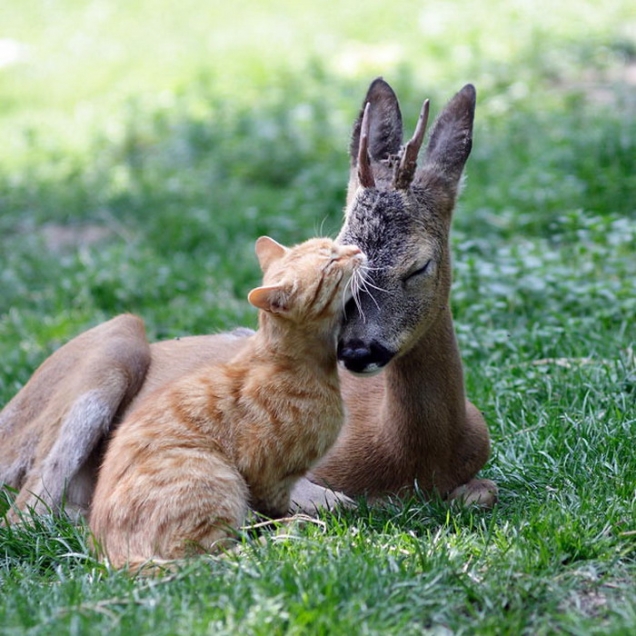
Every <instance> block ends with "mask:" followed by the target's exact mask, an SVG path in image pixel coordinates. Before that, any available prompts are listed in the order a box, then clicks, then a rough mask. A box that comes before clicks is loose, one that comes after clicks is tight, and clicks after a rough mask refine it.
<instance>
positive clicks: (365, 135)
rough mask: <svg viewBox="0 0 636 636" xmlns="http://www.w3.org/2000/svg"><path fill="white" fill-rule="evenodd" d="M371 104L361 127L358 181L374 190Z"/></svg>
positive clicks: (366, 109)
mask: <svg viewBox="0 0 636 636" xmlns="http://www.w3.org/2000/svg"><path fill="white" fill-rule="evenodd" d="M370 110H371V104H370V103H369V102H367V105H366V106H365V107H364V114H363V115H362V124H361V125H360V144H359V147H358V181H359V182H360V185H361V186H362V187H363V188H374V187H375V179H374V178H373V170H371V158H370V157H369V129H370V127H371V121H370V116H369V111H370Z"/></svg>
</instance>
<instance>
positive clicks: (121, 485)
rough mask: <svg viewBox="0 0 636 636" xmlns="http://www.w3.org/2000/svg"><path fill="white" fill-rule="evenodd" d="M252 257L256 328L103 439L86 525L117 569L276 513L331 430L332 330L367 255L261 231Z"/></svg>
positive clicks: (334, 428)
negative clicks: (226, 358) (283, 241)
mask: <svg viewBox="0 0 636 636" xmlns="http://www.w3.org/2000/svg"><path fill="white" fill-rule="evenodd" d="M256 254H257V256H258V260H259V262H260V265H261V268H262V270H263V272H264V280H263V286H262V287H258V288H257V289H253V290H252V291H251V292H250V294H249V296H248V299H249V301H250V303H251V304H252V305H254V306H255V307H258V308H259V309H260V310H261V311H260V315H259V330H258V331H257V332H256V333H255V334H254V335H253V336H251V337H250V339H249V342H248V344H246V345H245V346H244V347H243V348H242V349H241V352H240V353H239V354H237V356H236V357H235V358H234V359H233V360H231V361H230V362H229V363H227V364H223V365H218V366H211V367H209V368H208V369H205V370H203V371H202V370H197V371H196V372H193V373H191V374H190V375H188V376H186V377H184V378H183V379H181V380H180V381H179V382H177V383H175V384H173V385H172V386H171V387H170V388H169V389H168V390H167V391H166V390H165V389H164V390H160V391H157V392H155V393H153V394H151V395H149V396H148V397H147V398H146V399H145V402H144V403H143V405H142V406H141V407H140V408H139V409H137V410H136V411H135V412H134V414H133V416H132V419H131V420H130V421H128V422H127V423H126V426H122V427H120V428H119V429H118V431H117V432H116V433H115V435H114V438H113V440H112V442H111V443H110V445H109V447H108V452H107V453H106V456H105V458H104V463H103V466H102V469H101V471H100V474H99V481H98V483H97V488H96V491H95V497H94V499H93V505H92V510H91V515H90V527H91V530H92V531H93V534H94V536H95V538H96V540H97V542H98V543H99V545H100V546H101V549H102V550H103V551H104V552H105V553H106V555H107V556H108V558H109V559H110V561H111V563H112V564H113V565H114V566H115V567H121V566H123V565H125V564H126V563H128V564H129V565H130V566H131V567H138V566H139V565H140V564H141V563H143V562H145V561H147V560H150V559H174V558H179V557H182V556H185V555H188V554H191V553H195V552H206V551H211V550H213V549H214V548H215V546H218V545H219V544H220V543H222V541H223V539H225V538H227V537H228V536H229V535H231V534H232V531H233V529H235V528H237V527H238V526H240V525H241V524H242V523H243V520H244V517H245V514H246V512H247V509H248V507H251V508H252V509H254V510H256V511H258V512H261V513H263V514H266V515H268V516H271V517H276V516H281V515H284V514H286V513H287V510H288V508H289V503H290V502H289V499H290V489H291V487H292V486H293V484H294V483H295V482H296V480H297V479H298V478H300V477H302V476H303V475H304V474H305V473H306V472H307V470H308V469H309V468H310V467H311V466H312V465H313V464H314V462H316V461H317V460H318V459H319V458H320V457H321V456H322V455H324V454H325V452H326V451H327V449H328V448H329V447H330V446H331V445H332V444H333V442H334V441H335V440H336V437H337V436H338V433H339V432H340V428H341V425H342V423H343V418H344V413H343V406H342V400H341V397H340V386H339V381H338V373H337V370H336V337H337V329H338V325H339V323H340V319H341V314H342V309H343V307H344V304H345V302H346V301H347V300H349V299H350V298H351V297H352V295H353V294H354V293H355V291H356V289H357V284H358V283H359V282H361V276H362V269H361V268H362V267H363V266H364V264H365V263H366V257H365V256H364V255H363V254H362V252H361V251H360V250H359V249H358V248H357V247H354V246H351V245H349V246H343V245H337V244H336V243H335V242H333V241H331V240H329V239H311V240H309V241H306V242H305V243H302V244H301V245H298V246H296V247H294V248H291V249H289V248H286V247H283V246H282V245H279V244H278V243H276V242H275V241H274V240H272V239H270V238H268V237H261V238H260V239H258V241H257V242H256Z"/></svg>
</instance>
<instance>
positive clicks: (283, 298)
mask: <svg viewBox="0 0 636 636" xmlns="http://www.w3.org/2000/svg"><path fill="white" fill-rule="evenodd" d="M247 300H248V301H249V302H250V304H252V305H254V307H256V308H257V309H262V310H263V311H269V312H270V313H272V314H284V313H285V312H286V311H287V294H286V292H285V290H284V289H283V287H282V286H280V285H265V286H263V287H257V288H256V289H253V290H252V291H251V292H250V293H249V294H248V295H247Z"/></svg>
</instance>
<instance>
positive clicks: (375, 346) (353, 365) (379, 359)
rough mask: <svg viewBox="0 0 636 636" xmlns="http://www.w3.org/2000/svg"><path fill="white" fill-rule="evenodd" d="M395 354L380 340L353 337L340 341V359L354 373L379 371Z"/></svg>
mask: <svg viewBox="0 0 636 636" xmlns="http://www.w3.org/2000/svg"><path fill="white" fill-rule="evenodd" d="M394 355H395V354H394V353H393V352H392V351H389V349H387V348H386V347H384V346H383V345H381V344H380V343H378V342H368V343H367V342H364V341H362V340H358V339H352V340H346V341H344V342H339V343H338V359H339V360H340V362H341V363H342V364H343V365H344V367H345V368H346V369H347V370H348V371H351V372H352V373H360V374H373V373H377V372H378V371H380V370H381V369H382V367H384V366H385V365H386V364H387V363H388V362H390V360H391V359H392V358H393V356H394Z"/></svg>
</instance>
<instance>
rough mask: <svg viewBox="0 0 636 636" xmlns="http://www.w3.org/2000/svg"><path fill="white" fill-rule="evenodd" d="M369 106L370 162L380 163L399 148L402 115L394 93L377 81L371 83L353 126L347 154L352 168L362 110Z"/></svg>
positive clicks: (356, 150) (356, 157)
mask: <svg viewBox="0 0 636 636" xmlns="http://www.w3.org/2000/svg"><path fill="white" fill-rule="evenodd" d="M367 104H369V121H370V126H369V155H370V156H371V160H372V161H381V160H382V159H386V158H387V157H388V156H389V155H394V154H396V153H397V152H398V151H399V149H400V146H401V145H402V114H401V113H400V106H399V104H398V101H397V97H396V96H395V93H394V92H393V89H392V88H391V87H390V86H389V85H388V84H387V83H386V82H385V81H384V80H383V79H382V78H381V77H378V78H377V79H376V80H374V81H373V82H372V83H371V86H369V90H368V91H367V95H366V97H365V98H364V101H363V102H362V108H361V110H360V114H359V115H358V119H357V120H356V122H355V123H354V125H353V133H352V135H351V145H350V146H349V154H350V156H351V164H352V166H355V165H356V164H357V160H358V149H359V147H360V128H361V126H362V117H363V115H364V109H365V107H366V105H367Z"/></svg>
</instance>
